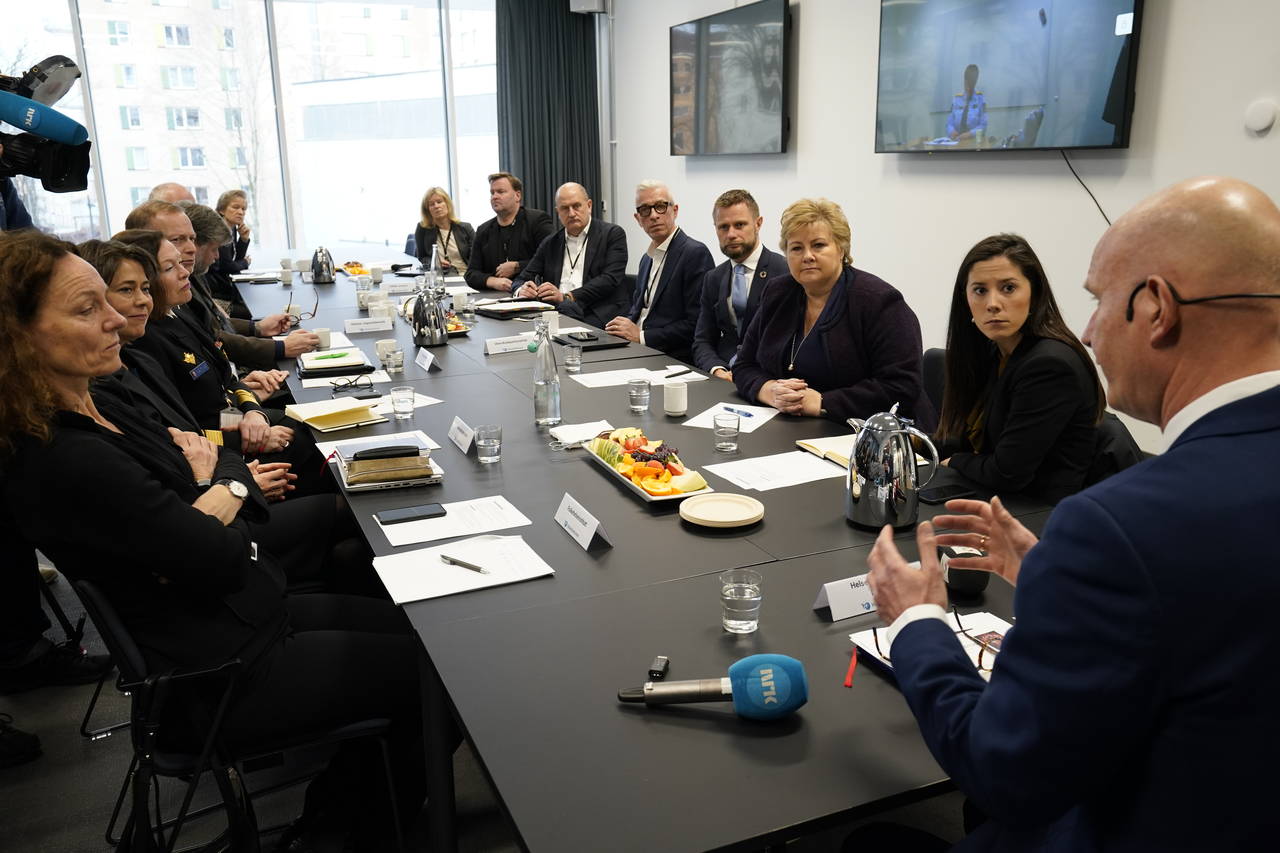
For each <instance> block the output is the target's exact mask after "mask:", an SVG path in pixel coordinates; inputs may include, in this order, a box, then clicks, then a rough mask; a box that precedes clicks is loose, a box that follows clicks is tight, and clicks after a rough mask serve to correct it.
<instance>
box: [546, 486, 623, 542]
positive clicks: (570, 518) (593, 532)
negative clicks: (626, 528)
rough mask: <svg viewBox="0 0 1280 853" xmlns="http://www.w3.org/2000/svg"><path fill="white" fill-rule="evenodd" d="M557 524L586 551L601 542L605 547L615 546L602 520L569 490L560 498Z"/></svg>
mask: <svg viewBox="0 0 1280 853" xmlns="http://www.w3.org/2000/svg"><path fill="white" fill-rule="evenodd" d="M556 524H558V525H560V527H562V528H563V529H564V532H565V533H568V534H569V536H570V537H571V538H572V539H573V541H574V542H577V543H578V545H579V546H581V547H582V550H584V551H590V550H591V546H592V545H593V544H600V545H602V546H603V547H605V548H612V547H613V543H612V542H610V541H609V536H608V534H606V533H605V532H604V525H602V524H601V523H600V520H599V519H598V518H596V517H595V516H594V515H592V514H591V513H589V512H587V508H586V507H584V506H583V505H582V504H580V503H578V502H577V501H576V500H574V498H573V496H572V495H570V494H569V493H568V492H565V493H564V497H563V498H561V499H560V508H559V509H557V510H556Z"/></svg>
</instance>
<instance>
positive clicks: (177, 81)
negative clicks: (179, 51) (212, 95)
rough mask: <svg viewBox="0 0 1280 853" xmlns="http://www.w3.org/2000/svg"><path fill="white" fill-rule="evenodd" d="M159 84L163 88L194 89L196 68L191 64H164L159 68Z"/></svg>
mask: <svg viewBox="0 0 1280 853" xmlns="http://www.w3.org/2000/svg"><path fill="white" fill-rule="evenodd" d="M160 85H161V86H162V87H163V88H165V89H194V88H195V87H196V69H195V67H194V66H191V65H165V66H162V67H161V68H160Z"/></svg>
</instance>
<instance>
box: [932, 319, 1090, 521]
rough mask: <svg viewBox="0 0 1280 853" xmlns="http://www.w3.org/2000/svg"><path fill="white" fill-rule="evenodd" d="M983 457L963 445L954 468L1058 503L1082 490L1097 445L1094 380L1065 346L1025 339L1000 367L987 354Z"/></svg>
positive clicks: (998, 487) (1001, 487)
mask: <svg viewBox="0 0 1280 853" xmlns="http://www.w3.org/2000/svg"><path fill="white" fill-rule="evenodd" d="M989 382H990V384H989V385H988V386H987V387H988V389H989V390H988V396H987V401H986V405H985V407H984V410H985V413H986V414H985V418H984V421H983V426H982V447H981V452H975V448H974V447H973V446H972V444H970V442H969V441H967V440H965V441H963V443H962V444H960V445H959V446H958V449H959V450H960V452H957V453H952V454H951V467H952V468H954V469H955V470H957V471H959V472H960V473H961V474H963V475H964V476H966V477H968V478H969V479H970V480H973V481H974V482H976V483H979V484H981V485H983V486H986V487H987V488H989V489H992V490H994V491H995V492H997V493H998V494H1003V493H1004V492H1022V493H1025V494H1028V495H1031V496H1033V497H1037V498H1041V499H1042V500H1047V501H1059V500H1061V499H1062V498H1064V497H1066V496H1067V495H1070V494H1074V493H1075V492H1078V491H1080V489H1082V488H1083V487H1084V485H1085V475H1086V474H1087V473H1088V471H1089V465H1090V463H1092V461H1093V456H1094V450H1095V447H1096V446H1097V443H1098V428H1097V424H1096V420H1097V416H1098V389H1097V383H1096V381H1095V380H1094V378H1093V375H1092V374H1091V372H1090V371H1089V368H1088V367H1087V366H1086V365H1085V363H1084V360H1083V359H1082V358H1081V356H1080V354H1079V353H1077V352H1076V351H1075V350H1074V349H1072V348H1071V347H1070V346H1068V345H1067V344H1064V343H1063V342H1062V341H1057V340H1051V339H1048V338H1034V337H1031V336H1026V337H1024V338H1023V339H1022V341H1021V342H1019V344H1018V346H1017V348H1016V349H1014V351H1013V354H1012V355H1010V356H1009V360H1008V361H1007V362H1006V363H1005V366H1004V370H1003V371H1002V372H1001V371H999V359H998V358H995V357H994V356H993V357H992V365H991V378H990V380H989Z"/></svg>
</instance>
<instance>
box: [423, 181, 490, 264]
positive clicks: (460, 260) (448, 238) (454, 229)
mask: <svg viewBox="0 0 1280 853" xmlns="http://www.w3.org/2000/svg"><path fill="white" fill-rule="evenodd" d="M475 240H476V229H474V228H472V227H471V223H469V222H459V221H458V216H457V214H456V213H454V212H453V199H451V198H449V193H448V192H446V191H445V189H444V187H432V188H431V189H429V190H427V192H426V195H424V196H423V197H422V221H421V222H419V223H418V227H417V228H416V229H415V230H414V232H413V245H414V255H416V256H417V258H418V260H420V261H422V262H423V263H424V264H426V263H429V262H430V261H431V249H432V247H436V248H438V249H439V255H440V268H441V269H442V270H444V273H445V275H466V272H467V264H468V262H469V261H470V260H471V244H472V243H474V242H475Z"/></svg>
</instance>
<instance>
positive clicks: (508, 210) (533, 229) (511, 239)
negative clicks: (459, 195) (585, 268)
mask: <svg viewBox="0 0 1280 853" xmlns="http://www.w3.org/2000/svg"><path fill="white" fill-rule="evenodd" d="M523 200H524V184H523V183H522V182H521V181H520V179H519V178H517V177H516V176H515V175H512V174H510V173H508V172H494V173H493V174H492V175H490V176H489V206H490V207H492V208H493V213H494V216H493V219H490V220H489V221H488V222H485V223H483V224H481V226H480V227H479V228H477V229H476V239H475V242H474V243H472V244H471V258H470V260H468V261H467V276H466V278H467V284H469V285H471V286H472V287H474V288H475V289H476V290H486V289H488V290H511V282H512V281H514V280H515V279H516V277H517V276H519V275H520V271H521V270H522V269H524V265H525V264H527V263H528V262H529V259H530V258H532V257H533V253H534V252H535V251H537V248H538V244H540V243H541V242H542V241H543V240H545V239H547V237H549V236H551V232H552V231H554V230H555V228H554V226H552V224H551V217H550V216H548V215H547V213H546V211H543V210H536V209H534V208H532V207H529V208H526V207H525V206H524V205H523V204H522V203H521V202H522V201H523Z"/></svg>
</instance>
